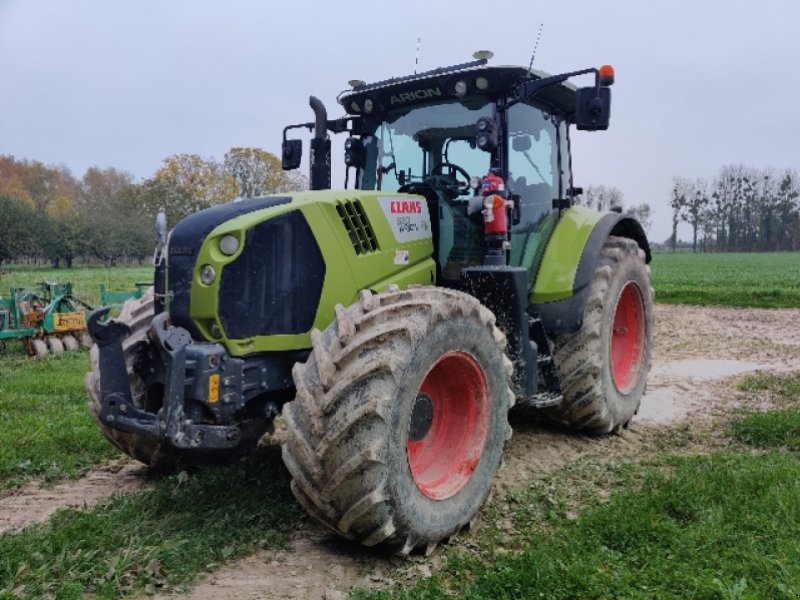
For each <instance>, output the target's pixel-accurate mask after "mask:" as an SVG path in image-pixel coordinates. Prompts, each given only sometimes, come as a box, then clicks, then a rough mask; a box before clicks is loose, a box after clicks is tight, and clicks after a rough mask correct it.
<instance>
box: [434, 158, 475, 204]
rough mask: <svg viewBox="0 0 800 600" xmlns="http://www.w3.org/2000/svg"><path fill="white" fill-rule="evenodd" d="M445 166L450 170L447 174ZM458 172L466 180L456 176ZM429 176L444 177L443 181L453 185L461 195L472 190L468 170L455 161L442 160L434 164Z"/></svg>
mask: <svg viewBox="0 0 800 600" xmlns="http://www.w3.org/2000/svg"><path fill="white" fill-rule="evenodd" d="M445 168H447V171H448V172H447V174H446V175H445V173H444V170H445ZM456 174H458V175H461V176H462V177H463V178H464V179H465V181H463V182H462V181H459V180H458V178H457V177H456ZM429 177H431V178H433V179H437V178H442V179H441V180H444V181H442V183H444V184H445V185H449V186H451V187H452V188H453V189H454V191H456V192H458V195H459V196H461V195H463V194H467V193H469V191H470V185H469V181H470V176H469V173H467V171H466V170H465V169H464V168H463V167H459V166H458V165H456V164H454V163H451V162H440V163H439V164H438V165H434V166H433V168H432V169H431V172H430V175H429ZM441 180H440V181H441ZM448 180H449V181H448ZM452 182H455V183H452Z"/></svg>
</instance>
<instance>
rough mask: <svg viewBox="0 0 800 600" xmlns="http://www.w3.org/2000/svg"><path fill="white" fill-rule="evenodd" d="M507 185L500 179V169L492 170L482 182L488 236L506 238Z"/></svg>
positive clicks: (484, 217)
mask: <svg viewBox="0 0 800 600" xmlns="http://www.w3.org/2000/svg"><path fill="white" fill-rule="evenodd" d="M505 194H506V185H505V183H504V182H503V179H502V178H501V177H500V169H495V168H493V169H491V170H490V172H489V174H488V175H487V176H486V177H484V178H483V180H482V181H481V195H483V197H484V199H483V211H482V212H483V233H484V235H487V236H506V235H507V234H508V216H507V211H506V206H507V203H506V199H505Z"/></svg>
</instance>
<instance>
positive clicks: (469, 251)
mask: <svg viewBox="0 0 800 600" xmlns="http://www.w3.org/2000/svg"><path fill="white" fill-rule="evenodd" d="M589 73H594V74H595V85H594V86H591V87H588V88H582V89H578V88H576V87H575V86H573V85H572V84H570V83H568V82H567V79H568V78H569V77H572V76H576V75H581V74H589ZM612 73H613V71H611V70H610V67H604V68H603V71H602V74H601V71H598V70H596V69H586V70H583V71H577V72H573V73H566V74H563V75H556V76H550V75H547V74H546V73H542V72H539V71H531V70H528V69H525V68H523V67H494V66H488V65H487V60H486V59H485V58H481V59H479V60H476V61H474V62H470V63H466V64H462V65H456V66H452V67H445V68H440V69H436V70H433V71H428V72H425V73H421V74H418V75H412V76H408V77H402V78H396V79H390V80H386V81H380V82H377V83H372V84H366V83H364V82H363V81H355V80H354V81H351V82H350V84H351V86H352V88H351V89H350V90H347V91H345V92H343V93H342V94H340V95H339V98H338V100H339V103H340V104H341V106H342V107H343V108H344V109H345V111H346V112H347V113H348V115H347V116H346V117H344V118H342V119H339V120H335V121H328V120H327V113H326V112H325V111H324V108H323V107H322V105H321V103H320V102H319V101H318V100H317V99H316V98H312V101H311V105H312V108H314V109H315V112H316V113H317V122H316V123H315V124H311V123H307V124H303V125H293V126H289V127H287V128H286V130H284V145H283V167H284V168H285V169H291V168H296V167H297V166H299V163H300V156H301V153H302V147H301V142H300V141H299V140H288V139H286V133H287V131H288V130H289V129H292V128H296V127H308V128H309V129H311V128H312V126H313V127H314V128H315V138H314V139H313V140H312V143H311V150H312V158H311V187H312V189H326V188H329V187H330V170H329V166H328V164H325V163H324V160H323V161H321V160H319V159H320V158H322V159H324V158H325V157H329V156H330V140H329V139H328V137H327V132H334V133H347V134H348V138H347V140H346V141H345V144H344V163H345V167H346V170H345V182H344V187H354V188H357V189H361V190H380V191H386V192H404V193H413V194H417V195H421V196H423V197H425V198H426V200H427V201H428V206H429V212H430V214H431V215H432V221H433V223H432V227H433V233H434V236H433V238H434V245H435V255H436V256H435V259H436V263H437V271H438V276H439V277H438V279H439V280H440V281H442V282H443V283H446V282H447V281H451V282H452V281H456V280H458V279H459V277H460V275H461V271H462V269H463V268H465V267H467V266H469V265H476V264H481V263H482V262H483V261H484V253H485V251H486V250H485V245H484V223H483V217H482V215H481V212H482V211H481V209H482V208H483V206H482V203H481V202H480V200H478V201H475V200H473V199H474V198H475V197H477V196H480V195H481V190H482V182H483V181H484V178H486V177H487V176H488V175H490V172H492V173H494V175H495V176H496V177H499V178H500V180H502V184H501V185H502V187H503V190H502V191H503V196H504V198H506V199H507V200H508V202H507V204H508V206H509V215H508V216H509V219H508V220H509V223H508V228H507V229H508V230H507V232H505V233H506V236H507V242H508V243H507V244H506V245H505V248H506V256H505V258H504V260H503V263H504V264H507V265H508V266H515V267H526V268H527V269H528V271H529V279H530V281H529V283H532V279H533V277H534V276H535V272H536V260H535V258H536V255H537V249H538V248H540V247H541V246H542V244H541V242H542V240H543V239H546V237H547V234H548V233H549V232H550V231H551V230H552V228H553V226H554V225H555V222H556V221H557V218H558V215H559V212H560V210H561V209H563V208H566V207H569V206H570V205H571V198H572V196H573V195H575V194H576V193H577V190H576V189H575V188H574V187H573V183H572V171H571V159H570V140H569V125H570V124H573V123H575V124H577V125H578V127H579V128H580V129H590V130H591V129H605V128H606V127H607V126H608V114H609V107H610V93H609V90H608V87H607V86H608V85H610V84H611V83H612V82H613V74H612ZM437 215H438V218H437Z"/></svg>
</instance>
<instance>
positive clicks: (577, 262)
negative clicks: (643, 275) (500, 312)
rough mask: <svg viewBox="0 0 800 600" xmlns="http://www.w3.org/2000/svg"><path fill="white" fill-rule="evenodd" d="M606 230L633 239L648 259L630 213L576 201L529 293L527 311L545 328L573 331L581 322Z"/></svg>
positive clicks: (638, 227)
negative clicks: (597, 208) (597, 207)
mask: <svg viewBox="0 0 800 600" xmlns="http://www.w3.org/2000/svg"><path fill="white" fill-rule="evenodd" d="M612 235H614V236H619V237H627V238H631V239H633V240H635V241H636V243H638V244H639V247H640V248H641V249H642V250H644V253H645V256H646V261H647V263H649V262H650V259H651V254H650V244H649V242H648V241H647V235H646V234H645V232H644V229H643V228H642V225H641V224H640V223H639V221H638V220H636V219H635V218H633V217H631V216H627V215H622V214H620V213H616V212H607V213H599V212H597V211H594V210H591V209H588V208H585V207H581V206H573V207H572V208H570V209H568V210H567V211H566V212H565V213H564V214H563V216H562V217H561V219H560V221H559V223H558V225H557V226H556V229H555V231H553V235H552V236H551V237H550V240H549V242H548V244H547V249H546V250H545V253H544V256H543V258H542V264H541V267H540V269H539V273H538V274H537V277H536V282H535V283H534V286H533V290H532V292H531V295H530V297H529V300H530V306H529V307H528V310H529V312H530V313H532V314H533V315H538V316H539V318H541V320H542V323H543V324H544V328H545V330H546V331H547V332H548V333H569V332H574V331H577V330H579V329H580V328H581V326H582V325H583V310H584V307H585V305H586V298H587V296H588V294H589V288H590V286H591V283H592V279H593V277H594V272H595V269H596V268H597V261H598V259H599V257H600V252H601V250H602V249H603V246H604V245H605V243H606V240H607V239H608V237H609V236H612Z"/></svg>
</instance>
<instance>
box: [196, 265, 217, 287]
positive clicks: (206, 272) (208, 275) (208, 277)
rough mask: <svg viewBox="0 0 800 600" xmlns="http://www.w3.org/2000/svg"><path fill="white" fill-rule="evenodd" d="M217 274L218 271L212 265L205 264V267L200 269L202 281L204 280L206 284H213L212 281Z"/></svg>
mask: <svg viewBox="0 0 800 600" xmlns="http://www.w3.org/2000/svg"><path fill="white" fill-rule="evenodd" d="M216 276H217V272H216V271H215V270H214V267H212V266H211V265H204V266H203V269H202V270H201V271H200V281H202V282H203V283H204V284H206V285H211V284H212V283H214V278H215V277H216Z"/></svg>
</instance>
